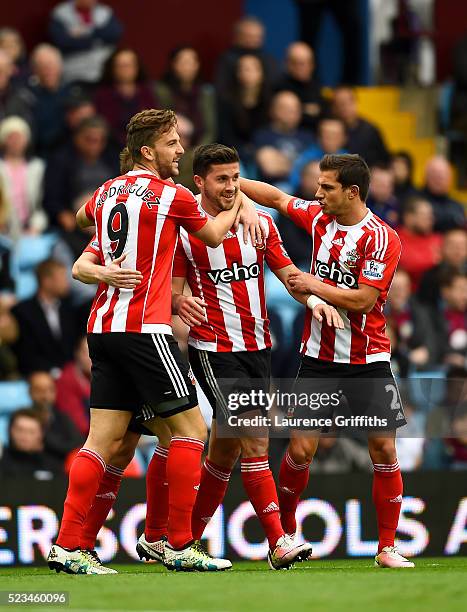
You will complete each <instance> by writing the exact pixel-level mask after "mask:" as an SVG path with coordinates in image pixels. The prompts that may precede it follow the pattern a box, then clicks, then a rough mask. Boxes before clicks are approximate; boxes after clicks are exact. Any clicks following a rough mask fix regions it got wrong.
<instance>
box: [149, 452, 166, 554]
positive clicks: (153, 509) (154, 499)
mask: <svg viewBox="0 0 467 612" xmlns="http://www.w3.org/2000/svg"><path fill="white" fill-rule="evenodd" d="M168 456H169V449H168V448H165V447H164V446H161V445H160V444H159V445H158V446H157V447H156V450H155V451H154V455H153V456H152V459H151V461H150V462H149V465H148V471H147V473H146V503H147V507H146V526H145V528H144V537H145V538H146V540H147V541H148V542H156V541H157V540H160V539H161V538H162V537H164V536H166V535H167V521H168V518H169V487H168V484H169V483H168V482H167V457H168Z"/></svg>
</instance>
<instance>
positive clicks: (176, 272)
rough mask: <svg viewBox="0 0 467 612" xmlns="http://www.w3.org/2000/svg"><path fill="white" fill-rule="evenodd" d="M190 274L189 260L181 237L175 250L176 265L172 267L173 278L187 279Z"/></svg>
mask: <svg viewBox="0 0 467 612" xmlns="http://www.w3.org/2000/svg"><path fill="white" fill-rule="evenodd" d="M187 272H188V259H187V256H186V254H185V249H184V248H183V245H182V241H181V240H180V236H179V237H178V241H177V247H176V249H175V256H174V263H173V267H172V276H173V277H175V276H176V277H180V278H186V275H187Z"/></svg>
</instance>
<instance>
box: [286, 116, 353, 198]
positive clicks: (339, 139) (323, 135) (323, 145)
mask: <svg viewBox="0 0 467 612" xmlns="http://www.w3.org/2000/svg"><path fill="white" fill-rule="evenodd" d="M345 142H346V134H345V127H344V124H343V123H342V121H341V120H340V119H335V118H332V117H330V118H327V119H321V121H320V122H319V124H318V142H317V143H316V144H313V145H311V147H309V148H308V149H306V150H305V151H304V152H303V153H302V154H301V155H300V156H299V157H298V159H297V160H296V162H295V164H294V165H293V168H292V172H291V175H290V179H289V180H290V184H291V187H292V191H295V189H296V188H297V186H298V184H299V181H300V172H301V170H302V168H303V166H304V165H305V164H306V163H308V162H309V161H317V160H319V159H321V158H322V157H323V155H327V154H328V153H329V154H333V153H339V154H340V153H346V152H347V150H346V148H345Z"/></svg>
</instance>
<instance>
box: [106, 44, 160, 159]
mask: <svg viewBox="0 0 467 612" xmlns="http://www.w3.org/2000/svg"><path fill="white" fill-rule="evenodd" d="M94 101H95V104H96V109H97V112H98V113H99V114H100V115H101V116H102V117H104V119H106V121H107V123H108V125H109V127H110V132H111V135H112V137H113V140H114V141H115V143H116V144H117V145H118V147H119V149H122V148H123V147H124V146H125V142H126V131H125V128H126V125H127V123H128V122H129V121H130V119H131V117H133V115H135V114H136V113H138V112H139V111H142V110H143V109H145V108H156V107H157V104H156V99H155V97H154V95H153V93H152V90H151V88H150V85H149V82H148V80H147V78H146V73H145V70H144V67H143V65H142V63H141V59H140V58H139V57H138V55H137V53H136V51H134V50H133V49H128V48H123V49H118V50H117V51H114V52H113V53H112V55H111V56H110V57H109V58H108V60H107V61H106V63H105V65H104V72H103V75H102V80H101V83H100V86H99V87H98V88H97V90H96V93H95V98H94Z"/></svg>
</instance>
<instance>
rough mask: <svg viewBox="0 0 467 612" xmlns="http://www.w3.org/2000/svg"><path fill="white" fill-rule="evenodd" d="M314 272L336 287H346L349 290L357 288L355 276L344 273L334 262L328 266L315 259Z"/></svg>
mask: <svg viewBox="0 0 467 612" xmlns="http://www.w3.org/2000/svg"><path fill="white" fill-rule="evenodd" d="M315 272H316V274H317V275H318V276H319V277H320V278H322V279H325V278H328V279H329V280H332V281H333V282H335V283H337V284H338V285H345V286H346V287H349V289H351V288H353V287H355V288H357V279H356V278H355V276H354V275H353V274H350V272H344V271H343V270H342V269H341V267H340V266H339V265H338V264H337V263H336V262H335V261H333V262H332V263H331V265H329V264H327V263H325V262H324V261H320V260H319V259H317V260H316V264H315Z"/></svg>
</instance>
